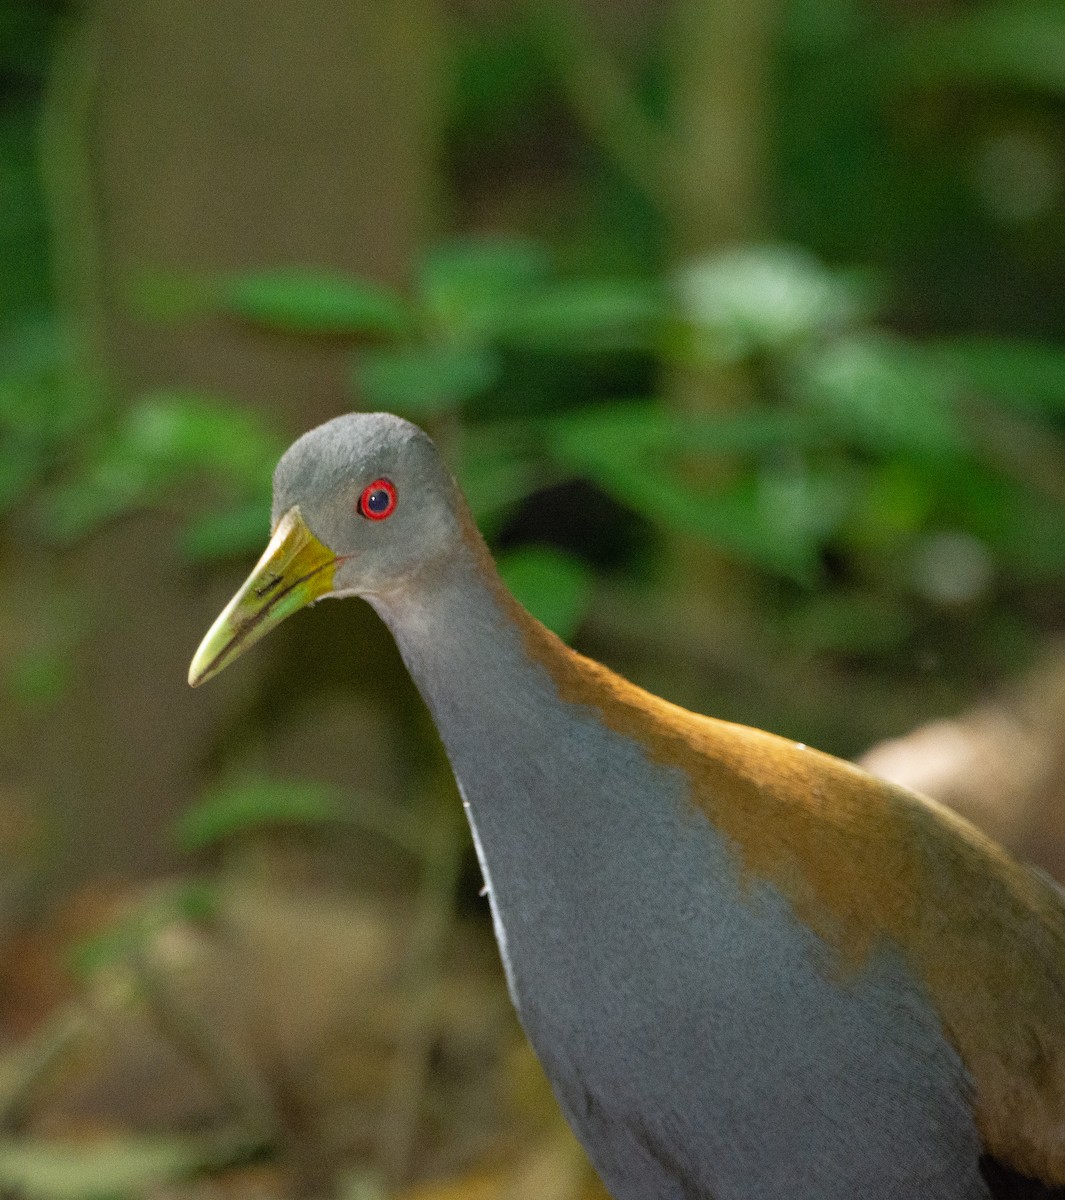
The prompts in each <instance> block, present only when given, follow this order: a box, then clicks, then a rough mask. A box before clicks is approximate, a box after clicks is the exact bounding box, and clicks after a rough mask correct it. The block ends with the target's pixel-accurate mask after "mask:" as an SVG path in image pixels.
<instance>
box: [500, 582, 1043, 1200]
mask: <svg viewBox="0 0 1065 1200" xmlns="http://www.w3.org/2000/svg"><path fill="white" fill-rule="evenodd" d="M510 604H512V605H513V607H514V610H515V611H514V612H513V616H514V619H515V621H516V622H518V623H519V624H520V625H521V626H522V629H523V635H524V640H525V646H526V650H527V652H528V654H529V655H530V657H531V658H532V659H534V660H536V661H538V662H539V663H540V664H541V665H542V666H543V667H544V668H545V669H546V670H547V671H548V673H549V674H550V675H551V677H552V678H553V680H554V683H555V686H556V687H557V689H558V692H559V695H560V696H561V697H562V698H563V699H564V700H567V701H569V702H571V703H575V704H582V705H588V706H591V707H593V708H595V709H597V710H598V711H599V713H600V714H601V717H602V719H603V721H604V722H605V723H606V724H607V725H608V726H609V727H610V728H612V729H614V730H615V732H617V733H619V734H621V735H623V736H625V737H627V738H630V739H632V740H633V741H635V742H638V743H640V744H641V745H642V746H643V747H644V748H645V750H646V753H647V754H648V755H649V757H650V758H651V759H652V760H653V761H656V762H659V763H662V764H663V765H666V766H668V767H671V768H675V769H680V770H681V771H682V772H684V774H685V775H686V776H687V777H688V779H689V780H690V785H691V799H692V802H693V805H694V806H695V807H696V808H698V809H700V810H701V811H702V812H704V813H705V814H706V816H707V818H708V819H709V820H710V822H711V823H712V824H713V826H714V827H715V828H716V829H717V830H718V831H720V832H721V833H722V834H724V836H725V838H726V839H727V841H728V842H729V844H730V845H731V846H732V847H733V848H734V851H735V854H736V857H737V862H738V867H739V869H740V871H741V873H743V874H744V875H746V876H747V877H748V878H751V879H757V880H762V881H765V882H767V883H769V884H771V885H773V886H774V887H775V888H776V889H777V890H778V891H779V892H781V893H782V894H783V895H784V896H785V897H786V898H787V899H788V900H789V902H790V903H791V905H792V908H793V910H794V912H795V914H796V916H797V917H798V918H799V919H800V920H801V921H803V922H804V923H805V924H806V925H807V926H808V927H809V928H810V929H811V930H813V931H814V932H815V933H816V934H817V935H819V936H820V937H821V938H822V939H823V940H824V941H825V942H826V943H827V944H828V945H829V946H831V947H832V948H833V949H834V950H835V952H836V955H835V957H836V969H837V970H838V971H839V972H840V973H844V974H845V973H846V972H848V971H850V972H856V971H858V970H859V969H860V968H861V967H862V966H863V965H864V964H865V963H866V961H867V960H868V958H869V955H870V953H871V952H872V951H873V949H874V948H875V947H877V946H878V945H882V944H884V943H888V944H890V945H893V946H894V947H896V948H897V951H898V952H899V953H901V955H902V957H903V959H904V961H905V962H906V964H907V966H908V968H909V970H910V972H911V974H912V975H913V976H914V978H916V979H917V980H919V981H920V982H921V984H922V985H923V987H924V989H925V991H926V993H927V995H928V997H929V999H930V1001H931V1003H932V1005H933V1006H934V1008H935V1009H936V1011H937V1013H938V1014H939V1017H940V1020H941V1021H942V1024H943V1028H944V1031H945V1033H946V1035H947V1037H948V1038H949V1039H950V1040H951V1042H952V1043H953V1045H954V1047H955V1049H956V1050H957V1052H958V1054H959V1056H960V1058H961V1059H962V1061H963V1062H964V1064H965V1066H966V1067H967V1069H968V1071H969V1073H970V1075H971V1077H972V1079H973V1083H974V1092H975V1095H974V1116H975V1120H976V1124H977V1127H978V1129H979V1131H980V1134H981V1136H982V1138H983V1141H984V1145H985V1147H986V1149H987V1152H988V1154H989V1156H993V1158H995V1159H997V1160H999V1161H1000V1162H1001V1163H1002V1164H1003V1165H1004V1167H1005V1168H1007V1169H1009V1170H1012V1171H1015V1172H1020V1173H1021V1174H1023V1175H1027V1176H1031V1177H1032V1178H1033V1179H1036V1180H1043V1181H1050V1182H1053V1183H1055V1184H1065V896H1063V893H1062V892H1061V891H1060V890H1059V889H1058V888H1057V887H1055V886H1054V885H1052V884H1051V883H1050V881H1049V880H1047V879H1046V878H1045V877H1043V876H1042V875H1040V874H1039V873H1038V872H1036V871H1033V870H1031V869H1030V868H1028V867H1025V866H1023V865H1022V864H1020V863H1018V862H1017V861H1016V860H1015V859H1014V858H1013V857H1012V856H1011V855H1009V854H1007V853H1006V851H1004V850H1003V849H1002V848H1001V847H1000V846H998V845H997V844H996V843H995V842H993V841H991V840H990V839H989V838H987V837H986V836H984V835H983V834H981V833H980V832H979V831H978V830H976V829H975V828H974V827H973V826H972V825H970V824H969V823H968V822H967V821H965V820H964V819H962V818H961V817H959V816H958V815H957V814H955V813H953V812H951V811H950V810H948V809H946V808H944V807H943V806H941V805H939V804H936V803H935V802H934V801H932V800H929V799H927V798H925V797H923V796H918V795H917V794H915V793H913V792H910V791H908V790H906V789H904V788H900V787H897V786H895V785H892V784H888V783H885V782H883V781H881V780H878V779H875V778H874V777H873V776H871V775H869V774H867V773H866V772H864V771H862V770H860V769H859V768H858V767H855V766H853V765H852V764H850V763H845V762H843V761H842V760H840V759H837V758H833V757H831V756H830V755H826V754H822V753H820V752H819V751H817V750H812V749H808V748H807V747H805V746H801V745H798V744H796V743H795V742H791V741H788V740H787V739H784V738H780V737H776V736H774V735H773V734H768V733H763V732H761V731H759V730H755V729H749V728H747V727H745V726H740V725H733V724H730V723H728V722H725V721H718V720H714V719H713V718H709V717H703V716H699V715H697V714H694V713H690V712H688V711H687V710H685V709H682V708H679V707H677V706H676V705H673V704H670V703H669V702H668V701H665V700H662V699H660V698H659V697H657V696H654V695H652V694H651V693H649V692H646V691H644V690H643V689H641V688H638V687H636V686H635V685H634V684H631V683H629V682H628V681H627V680H625V679H622V678H621V677H620V676H618V675H615V674H614V673H613V672H612V671H610V670H608V669H607V668H606V667H604V666H602V665H601V664H599V663H597V662H595V661H594V660H592V659H588V658H584V657H583V656H582V655H579V654H577V653H575V652H574V651H572V650H570V649H569V648H568V647H566V646H564V645H563V644H562V643H561V642H559V640H558V639H557V638H555V637H554V635H553V634H551V633H549V632H548V631H547V630H545V629H544V628H543V626H541V625H540V624H539V623H538V622H536V621H534V620H533V619H532V618H531V617H529V616H528V614H526V613H524V611H523V610H521V609H520V608H519V607H518V606H517V605H516V604H514V602H513V601H512V600H511V601H510Z"/></svg>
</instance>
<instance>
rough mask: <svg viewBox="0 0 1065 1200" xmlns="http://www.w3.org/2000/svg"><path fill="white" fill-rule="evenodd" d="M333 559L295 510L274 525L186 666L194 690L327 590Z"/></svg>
mask: <svg viewBox="0 0 1065 1200" xmlns="http://www.w3.org/2000/svg"><path fill="white" fill-rule="evenodd" d="M336 563H337V556H336V555H335V554H334V553H333V551H332V550H330V549H329V548H328V547H327V546H323V545H322V543H321V542H320V541H319V540H318V539H317V538H316V537H315V536H314V534H313V533H311V531H310V530H309V529H308V528H307V526H306V525H305V524H304V523H303V518H302V517H301V516H300V510H299V509H298V508H290V509H289V510H288V512H287V513H285V515H284V516H283V517H282V518H281V520H280V521H279V522H278V526H277V529H276V530H275V531H274V536H273V537H272V538H271V539H270V544H269V546H267V547H266V551H265V552H264V554H263V556H262V558H260V559H259V561H258V562H257V563H256V564H255V569H254V570H253V571H252V573H251V574H250V575H249V576H248V578H247V579H246V580H245V581H244V586H243V587H242V588H241V589H240V591H239V592H237V594H236V595H235V596H234V597H233V599H232V600H230V602H229V603H228V604H227V605H226V606H225V608H224V609H223V610H222V612H221V613H220V614H219V616H218V619H217V620H216V621H215V623H214V624H213V625H212V626H211V628H210V629H209V630H208V631H207V636H206V637H205V638H204V639H203V641H202V642H201V643H200V648H199V649H198V650H197V651H196V654H195V656H194V657H193V660H192V665H191V666H190V667H189V683H190V684H191V686H192V687H198V686H199V685H200V684H201V683H203V682H204V681H205V680H207V679H210V678H211V676H212V675H217V674H218V672H219V671H221V670H222V668H223V667H228V666H229V664H230V663H231V662H232V661H233V659H235V658H236V657H237V655H239V654H242V653H243V652H244V651H245V650H247V648H248V647H249V646H250V645H252V644H253V643H254V642H257V641H258V640H259V639H260V638H261V637H262V636H263V634H265V633H269V631H270V630H271V629H273V628H274V626H275V625H279V624H280V623H281V622H282V621H283V620H284V619H285V618H286V617H288V616H291V615H292V614H293V613H294V612H297V611H298V610H299V609H301V608H303V607H304V606H305V605H307V604H310V603H311V602H312V601H314V600H317V599H318V598H319V597H320V596H324V595H325V594H326V593H327V592H329V591H331V590H332V587H333V571H334V569H335V567H336Z"/></svg>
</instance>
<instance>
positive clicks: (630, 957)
mask: <svg viewBox="0 0 1065 1200" xmlns="http://www.w3.org/2000/svg"><path fill="white" fill-rule="evenodd" d="M286 460H288V465H287V466H286ZM374 480H376V483H374V482H373V481H374ZM378 485H381V486H387V488H388V489H391V492H392V497H391V499H392V504H393V507H394V508H395V512H396V524H397V528H396V529H395V530H388V522H387V521H386V520H385V519H383V518H379V517H378V516H377V515H376V513H374V512H371V511H370V509H369V508H367V507H366V502H367V495H368V494H370V492H371V489H372V488H373V487H375V486H378ZM360 495H361V499H360V500H359V501H358V507H356V504H355V499H354V497H358V496H360ZM425 495H428V496H429V497H430V499H431V501H432V506H431V507H430V506H429V501H428V500H426V499H424V496H425ZM338 497H340V498H341V499H338ZM397 497H398V500H397ZM379 499H380V497H379V496H377V495H376V494H375V495H374V496H372V497H371V500H370V501H369V503H370V504H371V505H373V504H377V503H378V500H379ZM341 500H342V502H341ZM418 505H422V510H421V513H420V517H421V522H422V528H421V530H420V532H418V533H417V534H415V533H412V532H406V533H404V532H403V527H400V526H399V521H398V518H399V515H400V513H401V511H402V508H403V506H407V508H408V509H411V510H413V515H412V517H411V518H408V519H413V520H417V518H418V516H419V513H418V507H417V506H418ZM296 506H298V507H299V508H300V509H301V510H302V512H303V514H304V517H305V518H306V521H307V525H309V526H310V528H311V529H312V530H313V532H314V535H316V536H313V538H312V540H313V543H314V546H315V547H317V549H315V551H314V553H315V554H319V551H321V552H322V553H321V554H320V555H319V557H320V558H321V563H324V564H325V565H321V564H319V559H317V558H316V559H314V560H313V561H314V564H316V565H313V567H308V566H307V565H306V563H307V561H309V560H305V558H300V559H299V560H298V564H297V565H293V566H292V567H291V569H289V565H288V560H285V561H283V562H282V561H281V560H282V559H284V555H283V554H280V552H279V551H278V550H276V549H275V550H274V552H273V557H272V558H271V559H270V560H269V563H267V558H266V557H264V560H263V563H265V564H267V567H264V565H263V564H260V568H259V569H258V570H257V573H255V574H253V577H252V579H251V580H249V586H248V587H246V589H245V590H244V592H242V593H241V596H242V597H244V600H241V598H240V597H238V598H237V600H235V601H234V606H236V607H233V606H231V609H230V610H227V614H224V615H223V617H224V618H225V619H227V620H228V621H229V622H230V625H229V627H228V628H229V630H230V633H231V634H232V636H231V637H230V640H229V642H228V643H227V646H232V645H237V647H238V649H239V648H240V645H239V644H246V643H247V642H248V641H250V640H251V637H254V636H257V635H258V633H259V632H260V631H261V626H262V624H263V621H264V615H263V614H264V613H265V612H267V611H268V610H269V606H270V602H269V601H268V599H267V600H264V594H265V593H269V592H270V591H271V590H272V589H275V588H276V592H277V595H278V596H281V595H286V594H287V593H288V591H289V590H290V589H289V588H286V587H285V586H283V584H284V581H285V580H289V581H290V583H291V588H299V587H303V588H306V587H307V583H306V581H307V580H310V579H312V578H314V579H318V580H320V581H321V582H320V583H319V584H317V585H316V587H317V590H316V592H315V594H316V595H318V594H346V593H348V592H358V594H361V595H364V596H365V597H366V598H367V599H368V600H369V601H370V602H371V603H372V604H373V605H374V607H375V608H376V609H377V611H378V612H379V613H380V614H381V616H382V618H383V619H384V620H385V622H386V623H387V624H388V626H389V627H390V629H391V630H392V632H393V634H394V636H395V638H396V641H397V643H398V645H399V647H400V650H401V652H402V654H403V657H404V660H405V662H406V664H407V666H408V668H409V670H410V672H411V674H412V676H413V677H414V679H415V682H416V683H417V685H418V687H419V689H420V690H421V692H422V695H423V696H424V697H425V700H426V702H427V703H428V705H429V708H430V710H431V711H432V714H433V717H434V719H435V721H436V724H437V727H438V729H439V731H440V734H441V736H442V738H443V741H444V744H445V746H446V748H447V751H448V754H449V757H450V760H451V763H452V765H453V768H454V771H455V775H456V778H457V779H458V782H459V786H460V790H461V792H462V795H463V798H464V801H465V803H466V807H467V812H468V814H469V817H470V823H471V826H472V828H473V831H474V838H475V841H476V844H477V849H478V855H479V858H480V861H481V865H482V869H483V871H484V875H485V880H486V883H487V885H488V889H489V895H490V897H491V902H492V911H493V915H494V920H495V927H496V934H497V938H498V941H499V946H500V951H501V954H502V957H503V961H504V965H505V968H506V973H507V980H508V984H509V986H510V990H511V994H512V996H513V998H514V1002H515V1005H516V1007H517V1009H518V1012H519V1014H520V1016H521V1019H522V1022H523V1025H524V1027H525V1029H526V1031H527V1033H528V1035H529V1038H530V1040H531V1041H532V1043H533V1045H534V1047H535V1049H536V1051H537V1053H538V1054H539V1056H540V1058H541V1060H542V1062H543V1063H544V1066H545V1068H546V1070H547V1073H548V1075H549V1077H550V1079H551V1081H552V1084H553V1086H554V1088H555V1091H556V1094H557V1096H558V1098H559V1101H560V1103H561V1105H562V1107H563V1109H564V1110H565V1112H566V1115H567V1117H568V1119H569V1120H570V1122H571V1124H572V1125H573V1127H574V1129H575V1130H576V1132H577V1133H578V1135H579V1136H580V1138H581V1140H582V1141H583V1142H584V1144H585V1146H586V1148H587V1149H588V1151H589V1154H590V1156H591V1158H592V1160H593V1162H594V1163H595V1165H596V1167H597V1168H598V1170H599V1171H600V1173H601V1174H602V1176H603V1179H604V1181H605V1182H606V1184H607V1186H608V1188H609V1189H610V1190H611V1192H612V1193H613V1195H614V1196H616V1197H617V1200H755V1198H756V1197H757V1198H759V1200H765V1198H771V1197H788V1198H791V1197H799V1198H803V1200H806V1198H808V1200H837V1198H838V1200H850V1198H852V1197H862V1198H865V1200H878V1198H881V1197H882V1198H883V1200H902V1198H904V1197H906V1198H908V1197H928V1198H930V1200H970V1198H971V1200H980V1198H983V1200H986V1198H987V1197H989V1196H1003V1197H1004V1196H1010V1195H1012V1196H1031V1197H1033V1198H1034V1197H1037V1196H1046V1197H1050V1196H1053V1195H1055V1194H1057V1193H1056V1188H1057V1186H1058V1185H1063V1184H1065V904H1063V902H1062V898H1061V895H1060V893H1059V892H1058V891H1057V889H1056V888H1055V887H1054V886H1053V885H1052V884H1051V883H1050V882H1049V881H1047V880H1045V879H1043V878H1042V877H1041V876H1039V875H1037V874H1036V873H1034V872H1032V871H1030V870H1029V869H1027V868H1025V867H1023V866H1021V865H1019V864H1018V863H1016V862H1015V861H1014V860H1013V859H1012V858H1010V857H1009V856H1008V855H1006V854H1005V853H1004V852H1003V851H1001V850H999V849H998V848H997V847H996V846H995V845H994V844H993V843H991V842H989V841H988V840H987V839H985V838H983V837H982V836H981V835H979V834H978V833H976V831H975V830H973V829H972V828H971V827H970V826H968V825H967V824H966V823H965V822H963V821H961V820H960V819H958V818H956V817H953V816H952V815H951V814H949V813H947V812H946V811H945V810H942V809H941V808H939V807H938V806H936V805H934V804H933V803H932V802H930V801H927V800H924V799H923V798H921V797H918V796H915V795H912V794H911V793H908V792H905V791H903V790H901V789H898V788H894V787H892V786H890V785H888V784H885V783H882V782H879V781H877V780H875V779H873V778H872V777H870V776H868V775H866V774H865V773H863V772H861V771H859V770H858V769H856V768H854V767H852V766H849V765H848V764H845V763H843V762H840V761H839V760H837V759H834V758H831V757H829V756H827V755H823V754H820V753H818V752H817V751H814V750H810V749H807V748H806V747H803V746H799V745H796V744H795V743H792V742H789V741H786V740H784V739H781V738H777V737H774V736H772V735H770V734H765V733H760V732H758V731H756V730H752V729H747V728H744V727H741V726H736V725H731V724H728V723H725V722H721V721H715V720H712V719H710V718H706V717H701V716H697V715H695V714H693V713H689V712H686V711H685V710H683V709H680V708H677V707H676V706H674V705H671V704H668V703H667V702H666V701H663V700H660V699H658V698H657V697H655V696H652V695H650V694H649V693H647V692H644V691H642V690H641V689H639V688H637V687H635V686H634V685H632V684H630V683H627V682H626V681H624V680H623V679H621V678H620V677H618V676H617V675H614V674H613V673H612V672H610V671H609V670H607V669H606V668H605V667H602V666H601V665H599V664H598V663H595V662H592V661H591V660H589V659H586V658H583V657H582V656H580V655H578V654H576V653H574V652H573V651H571V650H569V649H568V648H567V647H566V646H564V645H563V644H562V643H561V642H560V641H558V639H557V638H555V637H554V636H553V635H552V634H550V633H548V632H547V630H545V629H544V628H543V627H542V626H540V625H539V624H538V623H537V622H536V621H535V620H534V619H533V618H532V617H530V616H529V615H528V614H527V613H525V612H524V611H523V610H522V609H520V607H519V606H518V605H517V604H516V602H515V601H514V600H513V599H512V598H511V597H510V596H509V594H508V593H507V592H506V591H505V589H504V587H503V585H502V583H501V582H500V581H499V578H498V575H497V574H496V572H495V568H494V565H493V564H492V561H491V557H490V555H489V554H488V551H487V549H486V548H485V546H484V543H483V542H482V541H481V539H480V536H479V534H478V533H477V531H476V529H475V528H474V527H473V525H472V521H471V520H470V519H469V517H468V514H467V512H466V509H465V506H464V503H463V502H462V500H461V497H459V496H458V493H457V489H455V487H454V485H453V483H452V482H451V481H450V477H448V476H447V475H446V472H445V471H444V470H443V468H442V466H440V465H439V462H438V460H437V458H436V456H435V451H433V449H432V446H431V443H429V442H428V439H426V438H425V437H424V435H422V434H421V433H420V431H416V430H414V429H413V427H412V426H409V425H407V424H406V423H405V422H400V421H398V419H396V418H391V417H387V416H382V415H364V416H353V417H347V418H340V419H338V420H337V421H335V422H331V423H330V424H329V425H326V426H323V427H322V428H321V429H319V430H315V431H313V432H312V433H311V434H309V435H306V437H305V438H303V439H301V440H300V442H297V443H296V445H295V446H294V447H293V449H292V450H290V451H289V452H288V454H287V455H286V458H285V459H283V460H282V464H281V467H279V470H278V475H277V477H276V478H275V523H277V524H278V535H275V542H276V543H277V544H278V545H280V544H281V542H283V541H284V538H285V537H288V536H289V535H288V534H287V533H285V532H284V529H283V526H284V523H285V521H287V520H289V519H290V517H291V514H292V512H293V510H294V508H295V507H296ZM381 507H382V511H383V507H384V501H383V500H382V501H381ZM360 512H361V514H362V516H363V517H366V516H367V514H368V513H369V519H368V520H366V521H363V522H362V524H361V525H360V524H359V521H360V516H359V515H358V513H360ZM391 512H392V509H391V508H390V509H389V511H388V513H386V514H385V515H386V517H387V516H390V515H391ZM300 524H301V525H302V527H303V529H304V531H306V529H307V525H303V522H302V521H300ZM349 526H350V527H351V528H349ZM406 528H407V530H408V531H409V530H411V529H413V528H414V527H413V526H407V527H406ZM282 535H284V536H282ZM301 536H302V535H301ZM388 536H391V537H393V538H396V537H397V536H398V537H399V538H400V539H401V548H400V549H390V550H387V551H382V552H379V553H378V554H376V555H375V552H374V549H373V547H374V546H375V545H380V546H386V545H388V543H386V542H385V540H384V539H385V537H388ZM367 547H369V548H367ZM300 553H301V554H302V553H303V551H302V550H301V551H300ZM389 555H391V556H392V557H391V558H389V557H388V556H389ZM293 562H294V563H296V559H293ZM368 563H369V565H367V564H368ZM270 564H273V565H270ZM349 564H350V565H349ZM356 572H358V574H356ZM326 574H328V581H327V582H326V581H325V579H324V575H326ZM278 579H279V580H281V581H282V582H281V583H275V582H274V581H275V580H278ZM264 580H266V582H265V583H264ZM252 596H255V597H257V599H254V600H250V599H249V597H252ZM311 598H313V597H311ZM238 601H239V602H240V603H243V604H245V606H246V607H247V606H248V605H257V608H256V609H255V613H254V614H251V615H248V616H247V617H246V619H245V623H244V624H243V625H241V624H240V619H242V618H240V606H239V604H238ZM304 602H306V601H304ZM248 612H249V613H251V610H250V609H249V610H248ZM280 615H284V613H281V614H280ZM235 618H236V619H235ZM222 620H223V618H220V621H222ZM241 629H245V630H251V631H252V633H251V634H250V636H244V637H242V635H241V633H240V630H241ZM234 630H236V632H235V633H233V631H234ZM211 638H212V635H208V639H206V641H205V648H206V650H207V653H205V654H204V656H203V658H202V660H201V658H200V657H199V656H198V659H197V662H199V663H200V667H199V669H197V667H196V665H195V664H194V674H196V676H197V681H198V679H199V678H203V677H206V675H207V674H210V673H213V671H214V670H216V669H218V668H219V667H220V666H221V665H224V662H225V661H227V656H228V657H231V656H232V655H231V654H230V653H229V650H228V649H227V648H226V646H222V642H221V640H220V638H219V637H218V636H217V635H216V636H215V639H214V641H213V642H212V641H211ZM208 643H210V645H209V646H208ZM220 646H221V647H222V648H221V649H219V647H220ZM216 651H217V652H216ZM1025 1177H1028V1178H1027V1179H1026V1178H1025ZM1052 1187H1053V1188H1054V1189H1055V1190H1049V1189H1051V1188H1052ZM1025 1189H1028V1190H1025ZM1033 1189H1034V1190H1033ZM1060 1194H1061V1195H1065V1191H1062V1192H1061V1193H1060Z"/></svg>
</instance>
